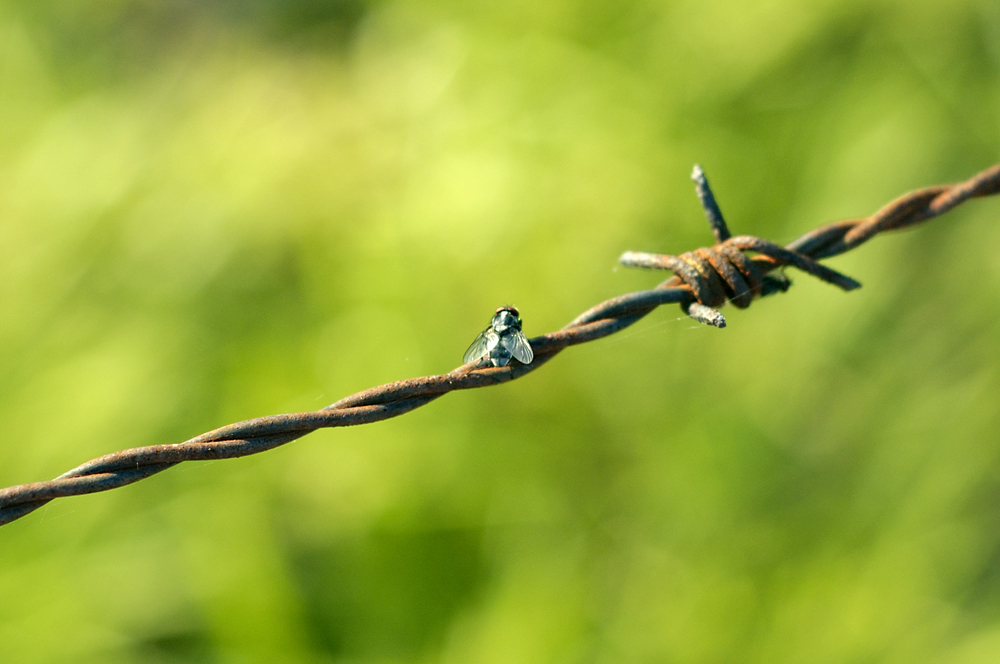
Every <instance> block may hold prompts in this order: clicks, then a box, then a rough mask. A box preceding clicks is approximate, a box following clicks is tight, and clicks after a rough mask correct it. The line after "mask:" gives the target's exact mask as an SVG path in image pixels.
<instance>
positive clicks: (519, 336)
mask: <svg viewBox="0 0 1000 664" xmlns="http://www.w3.org/2000/svg"><path fill="white" fill-rule="evenodd" d="M500 343H501V345H503V347H504V348H506V349H507V350H508V351H509V352H510V354H511V355H513V356H514V359H515V360H517V361H518V362H520V363H521V364H531V361H532V360H533V359H535V354H534V353H533V352H532V350H531V344H529V343H528V340H527V338H525V336H524V332H522V331H521V330H514V331H513V333H512V334H505V335H504V336H503V338H501V339H500Z"/></svg>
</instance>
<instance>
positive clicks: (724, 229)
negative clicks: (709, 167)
mask: <svg viewBox="0 0 1000 664" xmlns="http://www.w3.org/2000/svg"><path fill="white" fill-rule="evenodd" d="M691 179H692V180H694V191H695V193H696V194H698V200H699V201H701V207H703V208H704V209H705V218H706V219H708V225H709V226H711V227H712V235H714V236H715V241H716V242H719V243H722V242H725V241H726V240H728V239H729V238H730V237H731V235H730V233H729V227H728V226H726V220H725V219H724V218H723V217H722V210H720V209H719V204H718V203H716V201H715V196H714V195H713V194H712V188H711V187H710V186H709V184H708V178H707V177H705V171H703V170H702V169H701V166H699V165H698V164H695V165H694V170H692V171H691Z"/></svg>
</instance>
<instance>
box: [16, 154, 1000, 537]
mask: <svg viewBox="0 0 1000 664" xmlns="http://www.w3.org/2000/svg"><path fill="white" fill-rule="evenodd" d="M691 177H692V179H693V180H694V181H695V183H696V192H697V194H698V198H699V199H700V200H701V202H702V206H703V207H704V209H705V214H706V217H707V218H708V221H709V225H710V226H711V228H712V232H713V234H714V235H715V239H716V244H715V245H714V246H712V247H709V248H702V249H697V250H695V251H693V252H688V253H684V254H681V255H680V256H671V255H666V254H650V253H640V252H631V251H630V252H626V253H624V254H622V256H621V257H620V259H619V260H620V262H621V263H622V264H623V265H626V266H630V267H644V268H652V269H665V270H670V271H672V272H674V273H675V274H674V276H672V277H671V278H669V279H667V280H666V281H664V282H663V283H661V284H660V285H658V286H657V287H655V288H653V289H651V290H644V291H637V292H634V293H628V294H626V295H621V296H619V297H615V298H612V299H610V300H607V301H605V302H602V303H600V304H598V305H596V306H594V307H592V308H590V309H588V310H587V311H585V312H583V313H582V314H580V315H579V316H577V317H576V318H575V319H574V320H572V321H571V322H570V323H569V324H568V325H566V326H565V327H563V328H562V329H561V330H558V331H556V332H550V333H549V334H544V335H542V336H539V337H535V338H533V339H530V343H531V347H532V350H533V351H534V355H535V357H534V360H533V361H532V362H531V364H528V365H524V364H520V363H511V364H509V365H507V366H503V367H494V366H487V365H488V364H489V362H488V360H487V359H486V358H481V359H479V360H476V361H474V362H470V363H468V364H464V365H462V366H460V367H458V368H457V369H455V370H453V371H451V372H449V373H446V374H439V375H435V376H424V377H422V378H412V379H409V380H403V381H397V382H394V383H387V384H385V385H380V386H378V387H373V388H371V389H369V390H365V391H363V392H358V393H357V394H353V395H351V396H349V397H345V398H344V399H341V400H340V401H338V402H336V403H334V404H331V405H329V406H327V407H326V408H323V409H320V410H317V411H313V412H306V413H290V414H285V415H271V416H268V417H260V418H257V419H252V420H246V421H243V422H237V423H235V424H230V425H228V426H224V427H221V428H219V429H215V430H214V431H209V432H207V433H203V434H201V435H200V436H197V437H195V438H192V439H190V440H188V441H186V442H183V443H177V444H172V445H151V446H148V447H137V448H134V449H129V450H122V451H120V452H115V453H113V454H108V455H105V456H102V457H99V458H97V459H93V460H92V461H88V462H87V463H85V464H83V465H81V466H77V467H76V468H74V469H72V470H70V471H68V472H66V473H63V474H62V475H60V476H59V477H57V478H55V479H53V480H49V481H47V482H34V483H31V484H21V485H18V486H12V487H8V488H6V489H0V525H4V524H7V523H10V522H11V521H14V520H16V519H19V518H21V517H23V516H25V515H26V514H29V513H30V512H33V511H34V510H36V509H38V508H39V507H41V506H43V505H45V504H46V503H48V502H49V501H51V500H54V499H56V498H63V497H66V496H76V495H81V494H87V493H96V492H98V491H107V490H108V489H114V488H117V487H120V486H125V485H126V484H132V483H133V482H138V481H139V480H142V479H145V478H147V477H149V476H151V475H155V474H156V473H159V472H162V471H164V470H166V469H167V468H170V467H171V466H175V465H177V464H179V463H181V462H184V461H197V460H215V459H231V458H234V457H242V456H247V455H250V454H257V453H260V452H264V451H266V450H270V449H273V448H275V447H278V446H280V445H284V444H286V443H289V442H291V441H293V440H296V439H298V438H301V437H302V436H305V435H306V434H309V433H312V432H313V431H316V430H317V429H322V428H328V427H344V426H355V425H358V424H368V423H369V422H378V421H380V420H385V419H389V418H391V417H397V416H399V415H402V414H403V413H408V412H410V411H411V410H413V409H415V408H419V407H420V406H423V405H426V404H427V403H430V402H431V401H433V400H434V399H437V398H438V397H441V396H443V395H445V394H447V393H449V392H453V391H455V390H468V389H472V388H478V387H487V386H489V385H498V384H500V383H506V382H508V381H511V380H514V379H516V378H520V377H521V376H523V375H525V374H527V373H529V372H531V371H534V370H535V369H537V368H539V367H540V366H542V365H543V364H545V363H546V362H548V361H549V360H551V359H552V358H553V357H555V356H556V355H557V354H558V353H559V352H560V351H562V350H563V349H564V348H567V347H569V346H575V345H577V344H581V343H586V342H588V341H594V340H596V339H600V338H602V337H606V336H608V335H610V334H614V333H615V332H618V331H619V330H622V329H624V328H626V327H628V326H630V325H632V324H633V323H635V322H636V321H638V320H640V319H641V318H643V317H644V316H645V315H646V314H648V313H649V312H651V311H653V310H654V309H656V308H657V307H659V306H661V305H664V304H669V303H676V304H680V306H681V308H682V309H683V310H684V312H685V313H686V314H687V315H689V316H691V317H692V318H694V319H696V320H698V321H700V322H703V323H706V324H709V325H714V326H716V327H725V318H724V317H723V315H722V313H721V312H719V311H718V310H717V309H715V307H718V306H720V305H722V304H724V303H726V302H727V301H728V302H732V303H733V304H734V305H735V306H737V307H741V308H743V307H747V306H749V305H750V303H751V302H752V301H753V299H754V298H758V297H764V296H766V295H770V294H773V293H777V292H784V291H786V290H787V289H788V287H789V285H790V282H789V281H788V280H787V279H785V278H784V276H783V275H772V274H769V273H770V272H772V271H774V270H775V269H777V268H779V267H783V266H786V265H791V266H794V267H796V268H798V269H800V270H803V271H804V272H806V273H808V274H811V275H813V276H816V277H818V278H819V279H822V280H824V281H827V282H829V283H831V284H834V285H836V286H838V287H840V288H842V289H844V290H853V289H855V288H858V287H859V286H860V284H859V283H858V282H856V281H854V280H853V279H851V278H850V277H847V276H844V275H842V274H840V273H839V272H836V271H835V270H832V269H830V268H828V267H826V266H824V265H821V264H820V263H818V262H817V261H818V260H819V259H823V258H829V257H830V256H836V255H838V254H842V253H844V252H846V251H849V250H851V249H855V248H857V247H859V246H860V245H862V244H863V243H865V242H867V241H868V240H870V239H871V238H872V237H874V236H875V235H877V234H878V233H881V232H882V231H887V230H893V229H898V228H905V227H907V226H912V225H914V224H917V223H920V222H923V221H926V220H928V219H931V218H933V217H937V216H939V215H942V214H944V213H945V212H948V211H949V210H951V209H952V208H954V207H956V206H957V205H959V204H961V203H963V202H965V201H966V200H968V199H970V198H976V197H980V196H990V195H993V194H996V193H1000V164H997V165H995V166H993V167H991V168H989V169H987V170H985V171H983V172H981V173H979V174H978V175H975V176H973V177H972V178H970V179H968V180H966V181H965V182H960V183H957V184H951V185H939V186H935V187H927V188H925V189H918V190H916V191H912V192H910V193H908V194H905V195H903V196H901V197H899V198H897V199H896V200H894V201H892V202H891V203H889V204H888V205H886V206H885V207H883V208H882V209H881V210H879V211H878V212H876V213H875V214H874V215H872V216H870V217H865V218H862V219H851V220H846V221H836V222H833V223H830V224H826V225H825V226H821V227H819V228H817V229H815V230H813V231H810V232H808V233H806V234H805V235H803V236H802V237H800V238H798V239H797V240H795V241H793V242H791V243H790V244H788V245H787V246H785V247H781V246H778V245H776V244H773V243H771V242H768V241H766V240H762V239H760V238H757V237H753V236H749V235H741V236H735V237H733V236H731V235H730V233H729V229H728V227H727V226H726V222H725V220H724V219H723V216H722V212H721V211H720V210H719V207H718V205H717V204H716V201H715V197H714V196H713V195H712V191H711V188H710V187H709V184H708V180H707V179H706V177H705V174H704V172H703V171H702V170H701V168H700V167H698V166H695V168H694V172H693V173H692V176H691ZM748 251H750V252H753V253H755V254H756V255H754V256H752V257H751V256H748V255H747V254H746V253H744V252H748Z"/></svg>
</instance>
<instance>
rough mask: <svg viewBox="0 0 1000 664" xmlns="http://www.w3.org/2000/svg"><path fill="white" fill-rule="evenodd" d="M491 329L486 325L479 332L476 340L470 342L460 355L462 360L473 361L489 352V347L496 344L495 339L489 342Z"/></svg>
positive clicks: (466, 362)
mask: <svg viewBox="0 0 1000 664" xmlns="http://www.w3.org/2000/svg"><path fill="white" fill-rule="evenodd" d="M492 331H493V328H492V327H488V328H486V329H485V330H483V331H482V332H480V333H479V336H478V337H476V340H475V341H473V342H472V345H471V346H469V349H468V350H467V351H465V355H463V356H462V362H464V363H465V364H468V363H469V362H474V361H476V360H478V359H479V358H481V357H482V356H483V355H486V354H487V353H488V352H490V348H492V347H493V346H496V341H494V342H493V343H492V344H490V332H492Z"/></svg>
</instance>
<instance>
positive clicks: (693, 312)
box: [681, 302, 726, 329]
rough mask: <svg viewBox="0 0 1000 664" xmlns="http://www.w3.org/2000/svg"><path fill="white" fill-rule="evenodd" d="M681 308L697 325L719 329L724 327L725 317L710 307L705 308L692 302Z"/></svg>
mask: <svg viewBox="0 0 1000 664" xmlns="http://www.w3.org/2000/svg"><path fill="white" fill-rule="evenodd" d="M681 308H682V309H684V313H686V314H687V315H688V316H690V317H691V318H693V319H695V320H696V321H698V322H699V323H704V324H705V325H711V326H713V327H717V328H719V329H722V328H724V327H725V326H726V317H725V316H723V315H722V312H721V311H718V310H716V309H713V308H712V307H706V306H705V305H704V304H701V303H699V302H692V303H691V304H688V305H686V306H685V305H682V307H681Z"/></svg>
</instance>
